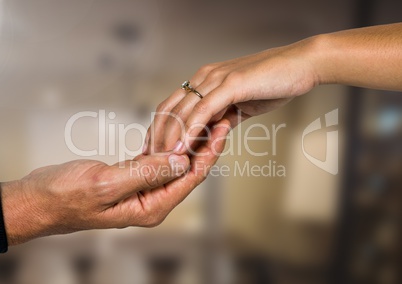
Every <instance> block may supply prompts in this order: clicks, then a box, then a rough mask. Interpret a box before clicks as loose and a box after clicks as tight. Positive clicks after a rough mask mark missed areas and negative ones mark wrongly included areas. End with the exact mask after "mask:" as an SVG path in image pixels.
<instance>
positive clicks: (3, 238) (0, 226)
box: [0, 184, 8, 253]
mask: <svg viewBox="0 0 402 284" xmlns="http://www.w3.org/2000/svg"><path fill="white" fill-rule="evenodd" d="M1 193H2V189H1V184H0V253H6V252H7V251H8V242H7V233H6V227H5V225H4V217H3V206H2V200H1V195H2V194H1Z"/></svg>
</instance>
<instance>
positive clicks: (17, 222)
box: [1, 181, 48, 246]
mask: <svg viewBox="0 0 402 284" xmlns="http://www.w3.org/2000/svg"><path fill="white" fill-rule="evenodd" d="M1 187H2V191H1V194H2V207H3V219H4V225H5V229H6V233H7V240H8V245H9V246H13V245H18V244H22V243H25V242H27V241H29V240H32V239H35V238H38V237H41V236H45V235H46V233H45V232H46V227H47V226H48V225H47V222H45V219H43V218H41V214H40V213H39V210H37V209H36V206H35V205H34V204H33V202H32V200H29V197H28V196H27V195H26V192H24V189H23V182H22V181H12V182H5V183H2V184H1Z"/></svg>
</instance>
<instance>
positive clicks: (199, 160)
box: [166, 119, 231, 209]
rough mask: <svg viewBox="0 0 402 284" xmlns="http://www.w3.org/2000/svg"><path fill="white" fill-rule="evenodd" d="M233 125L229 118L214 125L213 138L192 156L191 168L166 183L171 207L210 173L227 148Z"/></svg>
mask: <svg viewBox="0 0 402 284" xmlns="http://www.w3.org/2000/svg"><path fill="white" fill-rule="evenodd" d="M230 130H231V126H230V122H229V120H227V119H222V120H220V121H219V122H217V123H216V124H214V125H213V126H212V131H211V139H209V140H208V142H206V143H205V144H203V145H201V146H200V147H199V148H198V149H197V154H196V155H194V156H192V158H191V169H190V171H189V172H188V173H187V174H186V175H184V176H181V177H179V178H178V179H176V180H173V181H172V182H170V183H168V184H167V185H166V191H167V193H168V196H169V197H168V198H167V199H168V201H169V203H170V207H171V209H173V208H174V207H175V206H176V205H177V204H179V203H180V202H181V201H183V200H184V198H186V196H187V195H188V194H190V192H191V191H192V190H193V189H194V188H195V187H197V186H198V185H199V184H200V183H201V182H202V181H203V180H204V179H205V178H206V177H207V175H208V173H209V171H210V170H211V167H212V166H213V165H214V164H215V163H216V161H217V160H218V158H219V155H220V154H221V153H222V151H223V149H224V148H225V143H226V136H227V134H228V133H229V132H230Z"/></svg>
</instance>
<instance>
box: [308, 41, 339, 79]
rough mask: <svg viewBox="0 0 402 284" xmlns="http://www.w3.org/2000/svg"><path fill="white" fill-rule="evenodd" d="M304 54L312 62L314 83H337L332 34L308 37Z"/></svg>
mask: <svg viewBox="0 0 402 284" xmlns="http://www.w3.org/2000/svg"><path fill="white" fill-rule="evenodd" d="M304 41H305V46H306V48H305V49H304V50H305V51H304V56H305V58H306V59H307V61H308V62H309V63H310V66H311V72H312V76H313V78H314V85H315V86H318V85H325V84H335V83H337V79H336V78H337V75H336V72H337V71H339V70H336V68H334V63H333V58H334V56H335V54H334V51H333V48H332V47H331V46H332V44H331V41H332V39H331V34H321V35H317V36H313V37H310V38H307V39H306V40H304Z"/></svg>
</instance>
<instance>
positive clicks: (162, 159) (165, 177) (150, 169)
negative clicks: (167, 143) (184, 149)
mask: <svg viewBox="0 0 402 284" xmlns="http://www.w3.org/2000/svg"><path fill="white" fill-rule="evenodd" d="M189 167H190V160H189V158H188V156H187V155H176V154H172V153H161V154H158V155H146V156H141V157H140V158H139V159H135V160H132V161H126V162H125V163H124V165H123V167H122V166H121V164H120V166H118V165H116V166H114V167H112V168H113V170H112V173H111V175H112V177H113V182H114V183H115V188H117V189H116V190H119V192H118V193H117V194H116V195H115V196H116V197H117V198H116V199H117V200H122V199H125V198H127V197H129V196H131V195H133V194H134V193H136V192H138V191H142V190H148V189H152V188H155V187H158V186H162V185H164V184H166V183H168V182H170V181H172V180H173V179H175V178H177V177H179V176H181V175H183V174H184V173H185V172H186V171H187V170H188V168H189ZM117 200H116V201H117Z"/></svg>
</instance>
